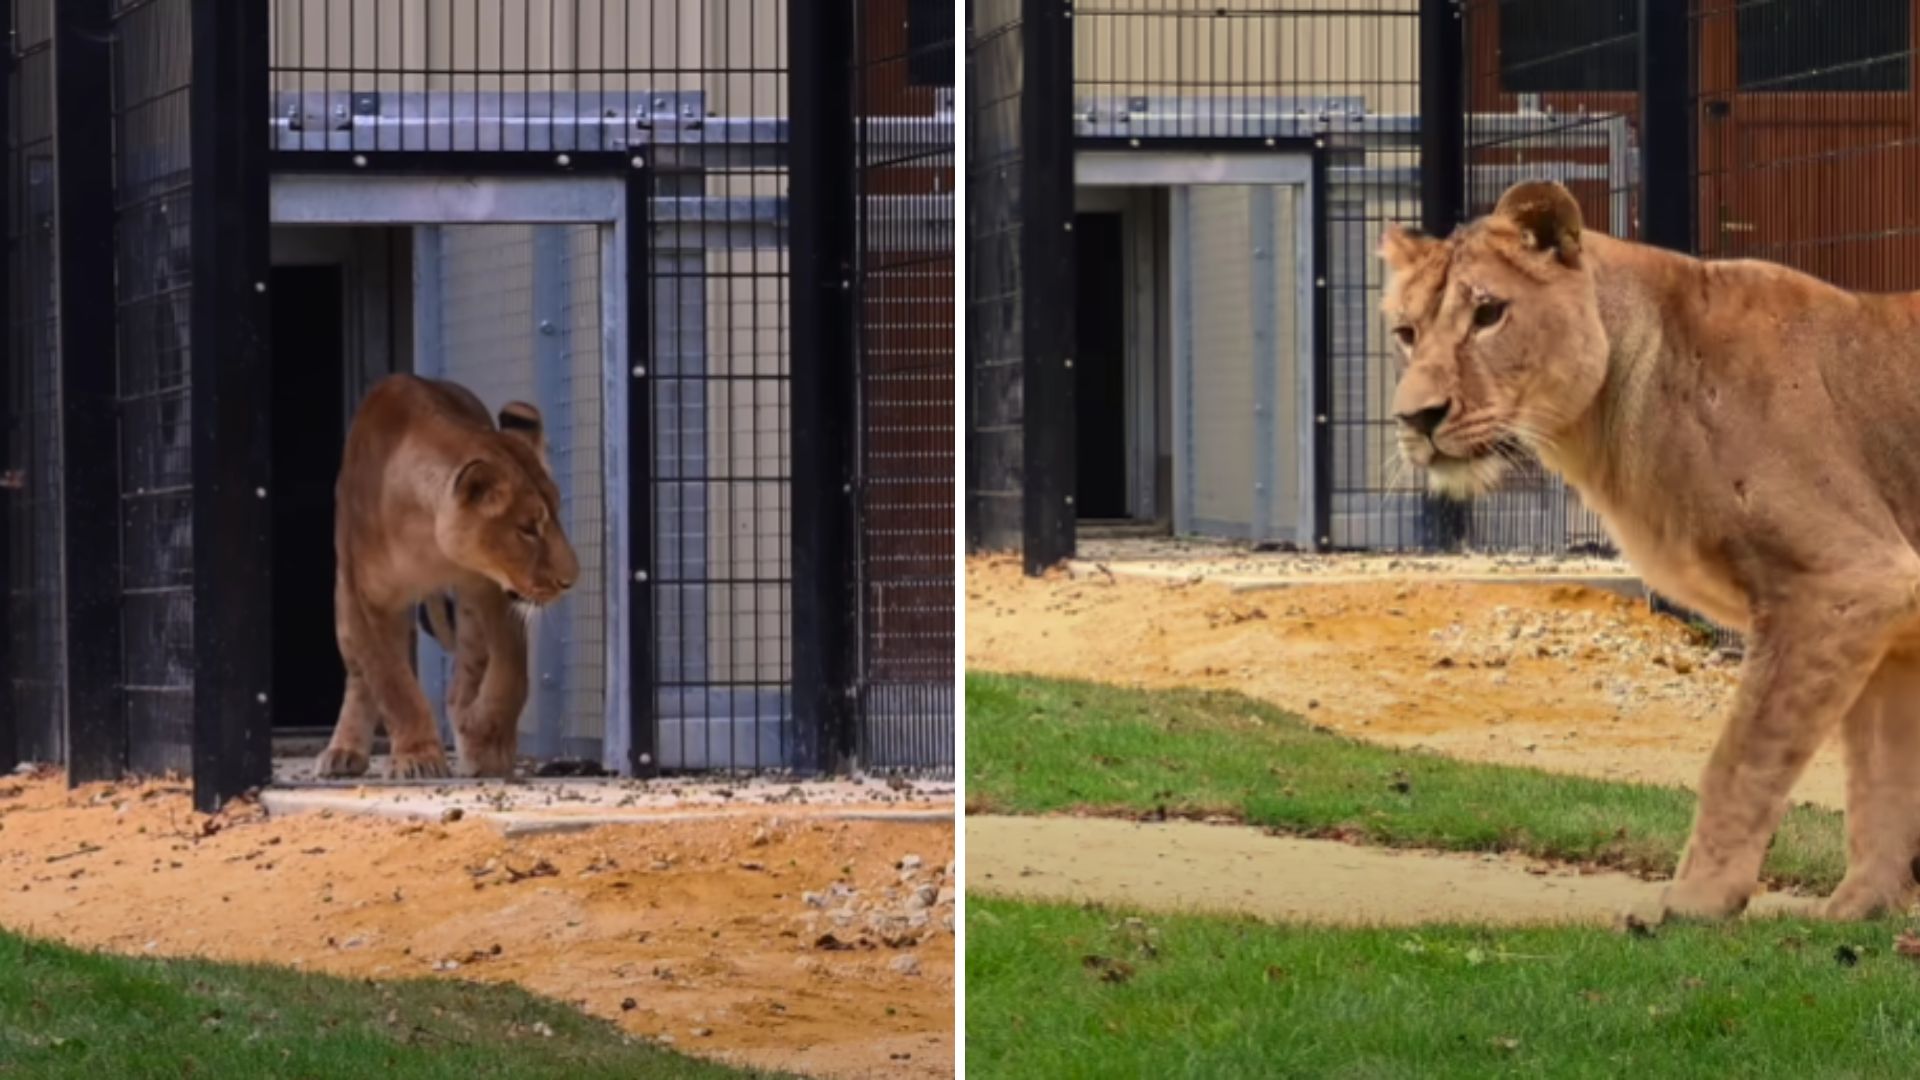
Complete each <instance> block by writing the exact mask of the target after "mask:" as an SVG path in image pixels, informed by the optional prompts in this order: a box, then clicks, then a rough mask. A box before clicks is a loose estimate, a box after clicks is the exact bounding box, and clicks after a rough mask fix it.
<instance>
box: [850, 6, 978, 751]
mask: <svg viewBox="0 0 1920 1080" xmlns="http://www.w3.org/2000/svg"><path fill="white" fill-rule="evenodd" d="M854 6H855V11H856V16H855V18H856V22H855V33H856V35H857V36H858V39H859V40H858V46H857V48H856V49H855V52H854V64H855V71H854V99H855V112H856V114H857V119H856V121H855V123H856V128H855V144H854V154H855V161H856V162H857V163H858V165H857V176H858V181H857V185H856V186H857V190H858V202H857V204H856V208H855V228H856V230H857V232H858V234H859V235H858V239H857V242H856V244H855V245H854V282H853V284H854V294H855V295H854V300H855V304H856V308H855V316H854V318H855V336H856V341H857V363H858V365H859V373H858V378H859V401H860V406H859V413H860V424H859V436H860V437H859V442H858V462H857V469H858V477H859V479H858V491H859V517H860V536H859V544H860V555H859V562H860V578H861V599H860V612H859V620H860V628H861V634H860V651H861V664H860V681H861V687H860V693H861V698H860V708H859V711H858V715H857V723H858V724H859V732H858V738H857V740H856V752H857V754H858V757H859V761H860V763H861V764H862V765H863V766H866V767H869V768H891V767H911V768H945V769H951V768H952V765H953V754H954V737H955V729H954V722H953V720H954V700H953V671H954V647H955V642H954V610H953V590H954V569H955V568H954V561H953V540H954V532H953V526H954V513H953V512H954V491H955V484H954V464H955V462H954V459H953V434H954V431H953V418H954V404H955V402H954V396H953V393H954V377H953V361H954V347H953V346H954V324H953V278H954V275H953V217H954V198H953V178H954V151H953V144H952V140H951V139H950V138H947V139H942V138H941V137H940V132H941V131H942V130H943V129H944V130H951V128H950V126H949V123H948V121H947V118H948V117H950V116H951V113H952V106H953V99H952V73H953V65H952V52H953V5H952V4H951V3H950V2H949V3H923V2H919V0H914V2H912V3H909V2H908V0H855V4H854ZM942 54H944V55H945V56H946V58H947V59H946V61H945V64H944V68H943V67H942V64H941V62H940V60H939V58H940V57H941V55H942ZM884 118H898V119H899V123H902V124H906V125H909V126H918V127H920V128H922V129H924V131H925V134H924V135H923V136H921V137H919V138H916V139H913V140H912V143H913V147H912V148H911V149H909V150H907V151H905V152H901V153H885V152H882V151H880V150H879V147H878V146H877V145H876V144H877V143H878V142H879V139H880V137H881V136H882V133H883V132H884V130H886V129H885V128H883V126H882V121H883V119H884Z"/></svg>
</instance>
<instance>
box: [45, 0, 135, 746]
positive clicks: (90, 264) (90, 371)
mask: <svg viewBox="0 0 1920 1080" xmlns="http://www.w3.org/2000/svg"><path fill="white" fill-rule="evenodd" d="M53 11H54V15H53V18H54V27H53V69H54V70H53V82H54V103H55V104H54V153H55V157H56V160H57V161H58V163H59V165H58V179H57V180H56V186H57V196H56V198H57V204H58V205H57V211H56V217H57V225H56V233H57V242H58V244H59V283H58V287H59V295H60V327H59V334H60V409H61V417H60V431H61V437H60V449H61V465H62V469H61V483H62V489H63V490H62V498H63V500H64V503H65V514H64V516H65V524H64V526H63V527H62V529H61V543H62V545H63V557H64V561H65V564H66V565H65V567H64V573H65V577H66V581H65V585H66V588H65V592H66V680H65V681H66V688H67V694H66V700H67V715H66V725H67V776H68V779H69V781H70V782H71V783H75V784H80V783H85V782H87V781H90V780H109V779H114V778H116V777H118V776H119V775H120V774H121V772H122V771H123V770H124V769H125V768H126V764H127V723H126V710H125V708H124V707H123V703H122V695H121V686H122V682H123V675H122V666H121V635H120V481H119V476H120V463H119V460H118V458H119V440H117V439H116V438H114V432H115V431H116V430H117V428H118V425H119V410H118V406H117V402H116V398H115V395H116V383H117V380H116V378H115V372H114V358H115V341H114V320H113V317H112V314H111V313H112V312H113V311H114V310H115V307H116V297H115V296H114V266H113V260H114V247H113V214H112V213H111V212H110V208H111V207H112V206H113V100H112V86H113V83H112V80H111V79H109V78H108V77H107V75H108V73H109V72H110V71H111V70H112V66H111V64H110V60H111V50H110V46H109V44H108V43H109V42H110V41H111V40H112V29H113V23H112V17H111V14H112V4H111V2H110V0H66V2H64V3H60V4H56V5H54V8H53Z"/></svg>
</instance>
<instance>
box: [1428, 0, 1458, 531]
mask: <svg viewBox="0 0 1920 1080" xmlns="http://www.w3.org/2000/svg"><path fill="white" fill-rule="evenodd" d="M1466 145H1467V106H1466V35H1465V34H1464V33H1463V31H1462V26H1461V17H1460V5H1459V4H1458V3H1457V2H1456V0H1420V227H1421V228H1422V229H1424V230H1425V231H1426V232H1428V233H1430V234H1432V235H1434V236H1445V235H1447V234H1448V233H1450V232H1452V231H1453V230H1454V229H1455V228H1456V227H1457V226H1459V224H1460V223H1461V222H1462V221H1463V220H1465V218H1466V212H1467V164H1466ZM1422 511H1423V512H1422V515H1421V516H1422V517H1423V518H1424V520H1425V522H1426V533H1427V535H1426V536H1425V537H1424V538H1423V543H1424V545H1425V546H1426V547H1429V548H1434V549H1438V550H1442V551H1451V550H1456V549H1458V548H1459V547H1460V546H1461V544H1463V543H1464V542H1465V541H1466V537H1467V506H1466V504H1465V503H1462V502H1457V501H1455V500H1453V499H1438V498H1433V497H1431V496H1429V497H1428V498H1427V499H1426V500H1425V503H1424V505H1423V507H1422Z"/></svg>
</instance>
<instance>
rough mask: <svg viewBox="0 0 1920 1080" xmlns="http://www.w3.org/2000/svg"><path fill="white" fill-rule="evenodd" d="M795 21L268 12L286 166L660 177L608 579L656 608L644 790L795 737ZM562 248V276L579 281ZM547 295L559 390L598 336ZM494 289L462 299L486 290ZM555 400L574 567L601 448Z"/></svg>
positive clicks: (571, 4)
mask: <svg viewBox="0 0 1920 1080" xmlns="http://www.w3.org/2000/svg"><path fill="white" fill-rule="evenodd" d="M788 8H789V5H788V3H787V0H657V2H652V0H650V2H648V3H624V2H609V0H504V2H503V3H502V2H491V0H486V2H483V0H451V2H446V3H431V4H413V3H407V4H387V3H377V2H375V0H340V2H338V3H328V4H320V3H311V2H305V0H275V6H274V14H275V22H276V33H275V45H274V62H273V91H274V97H273V104H272V108H273V124H272V127H271V129H270V135H269V138H270V141H271V145H273V146H274V147H276V148H277V149H279V150H282V151H292V152H302V151H309V152H332V153H333V155H334V157H335V158H337V157H338V156H340V155H346V156H347V157H349V158H351V157H352V155H355V154H364V155H370V154H378V153H393V152H399V153H406V154H409V155H410V156H409V157H408V158H407V159H406V160H409V161H412V162H414V163H415V165H416V167H418V168H420V169H422V170H426V169H431V168H441V169H446V170H451V171H474V170H475V169H476V168H479V169H481V170H484V169H485V168H486V166H484V165H481V166H476V165H473V164H469V163H463V162H462V160H461V155H462V154H466V153H469V152H491V153H492V154H493V155H495V157H496V158H498V156H499V155H506V156H510V157H514V158H516V159H517V160H518V161H519V162H521V163H523V164H532V163H535V162H542V161H545V162H559V161H561V160H562V155H572V154H575V153H579V154H601V155H603V157H604V156H608V155H610V154H611V153H612V152H618V155H619V156H618V157H617V158H615V159H613V160H614V161H615V162H616V163H620V164H624V163H625V161H626V160H627V156H628V155H629V154H633V155H635V156H636V157H635V160H643V161H644V162H645V164H646V165H647V166H648V168H649V169H651V170H654V171H655V175H654V176H653V179H652V197H651V200H650V205H649V206H647V207H646V217H647V219H648V222H649V223H650V224H649V226H648V231H647V235H645V236H644V237H637V238H636V240H635V243H636V246H639V247H642V248H644V250H645V252H646V266H647V272H648V277H649V280H648V281H647V283H646V285H645V288H644V290H643V291H642V293H640V294H639V295H640V298H641V299H642V300H643V301H644V303H645V310H644V311H643V312H635V313H634V320H633V325H634V326H635V327H636V328H638V329H637V332H639V333H641V334H644V338H643V339H642V340H640V341H636V342H635V343H634V346H633V349H632V354H633V358H634V360H635V362H636V369H637V370H638V371H641V372H643V374H641V375H637V376H636V378H635V380H634V381H633V382H632V383H631V385H633V386H635V387H637V388H640V390H641V393H642V395H643V396H642V397H639V398H637V399H636V400H635V401H633V402H632V403H631V405H630V407H631V408H632V409H634V410H635V411H636V412H638V413H639V416H640V420H641V422H640V423H639V424H638V425H637V427H636V430H639V431H642V432H646V433H647V434H646V435H645V439H646V440H648V441H650V443H651V445H650V446H649V447H648V451H649V453H650V456H651V460H650V462H649V466H650V467H649V468H648V470H647V475H646V477H645V479H644V480H643V483H645V485H646V490H645V491H644V493H643V499H644V501H643V503H642V504H641V506H642V509H636V511H635V514H634V517H635V518H636V523H635V524H636V527H643V528H646V529H648V530H649V535H648V536H647V537H645V538H644V542H637V543H635V544H634V545H633V546H632V550H633V551H634V552H635V553H636V554H637V555H638V556H639V557H640V559H641V561H639V562H636V563H635V564H634V565H632V566H627V567H622V568H620V569H619V571H618V572H619V573H620V574H621V575H622V578H632V579H634V580H635V581H637V582H638V583H639V585H638V587H639V588H641V589H642V590H643V591H644V594H645V596H644V602H643V603H640V610H641V611H642V612H649V611H650V613H651V626H649V627H645V628H636V633H637V634H639V635H640V637H641V638H642V640H643V641H645V642H646V645H647V647H645V648H642V649H638V650H636V652H635V654H634V655H635V657H636V659H637V660H640V661H643V662H640V663H636V666H637V667H643V668H645V670H636V671H635V672H633V676H634V680H635V686H636V694H638V695H640V696H639V697H638V698H636V706H635V710H636V715H637V716H640V717H642V718H644V719H643V720H642V721H641V722H643V723H647V724H650V725H652V727H653V730H652V731H651V732H650V733H648V735H647V736H645V737H641V738H637V740H636V743H637V744H638V745H641V746H644V747H646V748H647V749H645V750H643V751H640V752H641V753H644V754H645V755H646V760H644V761H641V762H639V764H640V765H641V767H643V768H646V769H649V770H656V769H664V770H679V769H764V768H773V767H782V766H787V765H790V764H792V763H793V761H794V757H795V753H796V746H797V745H798V742H799V740H797V739H796V733H795V730H794V708H793V701H792V681H793V674H792V655H791V652H792V637H793V632H792V625H793V617H794V608H793V604H794V599H793V591H792V569H791V560H792V553H791V546H792V532H793V529H792V517H793V515H792V496H793V490H792V489H793V480H792V477H791V468H790V461H789V458H790V454H789V449H788V445H787V443H788V438H789V431H790V402H789V395H788V390H789V386H790V375H789V369H788V353H789V344H788V324H789V320H790V316H791V312H790V304H789V298H788V278H789V270H788V265H787V254H786V250H785V249H786V235H785V232H786V230H785V225H786V220H785V206H784V203H783V201H782V198H781V196H782V194H783V193H784V191H785V189H786V186H787V180H788V170H787V166H786V163H785V158H786V154H787V151H788V146H787V138H786V135H787V132H786V119H785V113H786V105H787V101H788V91H787V60H786V55H785V47H786V40H787V32H788V28H789V25H790V19H789V12H788ZM330 160H331V159H330ZM355 160H361V159H355ZM468 160H469V162H471V161H474V160H477V159H472V158H470V159H468ZM575 163H576V164H577V162H575ZM537 235H538V234H536V236H537ZM553 235H554V236H555V237H558V236H559V235H560V234H558V233H555V234H553ZM557 242H558V241H557V240H556V243H557ZM582 242H583V241H581V240H580V237H579V235H578V234H575V235H574V237H573V238H572V240H570V241H568V243H569V244H572V245H575V246H577V245H578V244H579V243H582ZM538 246H539V245H538V243H537V242H536V243H535V244H534V247H536V248H537V247H538ZM561 254H562V255H566V254H567V253H566V252H562V253H561ZM580 254H581V252H580V251H578V250H573V251H571V255H572V256H576V257H571V258H566V259H565V261H566V263H567V265H569V266H572V267H574V268H575V270H576V271H577V273H585V272H586V271H585V269H584V268H585V266H586V265H587V260H585V259H583V258H579V257H577V256H579V255H580ZM552 284H553V285H554V288H555V289H556V290H557V291H555V292H554V293H553V294H552V295H551V297H550V299H553V300H554V301H555V302H557V303H560V304H561V305H562V306H563V307H564V308H565V310H564V311H563V312H562V313H561V317H560V319H559V321H557V322H554V326H555V329H556V333H555V334H553V335H549V336H547V337H546V338H543V339H541V340H538V341H535V342H533V343H532V345H531V347H532V348H533V349H534V350H535V351H536V353H541V352H546V351H553V350H555V349H557V348H559V347H560V346H559V343H558V340H557V339H559V338H560V337H562V336H563V335H562V333H561V332H562V331H567V332H568V333H567V334H566V335H565V336H566V337H568V339H569V340H570V342H571V344H570V346H568V347H567V348H568V351H569V355H570V356H571V357H572V363H571V365H570V366H568V368H567V370H568V371H569V372H570V374H571V376H572V377H573V378H574V384H575V386H576V388H578V387H582V386H587V385H588V379H587V376H586V374H585V368H584V366H583V365H585V364H588V363H595V364H598V363H599V362H600V361H599V359H598V358H597V357H594V356H590V355H589V354H588V353H587V352H585V351H584V350H583V349H582V348H581V346H582V342H583V333H584V331H585V328H586V327H587V326H589V325H590V324H592V323H593V322H595V321H597V320H598V318H599V315H598V313H597V310H596V309H595V308H593V307H592V306H591V303H592V300H591V298H590V296H589V294H590V293H591V292H592V290H591V289H587V288H584V287H583V286H582V285H581V282H580V281H575V282H573V283H572V286H571V287H565V286H564V285H563V283H560V282H554V283H552ZM500 286H501V282H500V281H497V280H494V279H492V278H489V279H488V280H487V281H484V282H483V281H475V282H474V283H473V287H474V288H475V289H478V290H480V291H481V292H485V291H486V290H487V289H493V290H494V291H495V292H496V293H498V292H499V290H500ZM528 290H529V291H528V296H529V298H530V302H535V303H536V304H537V302H538V299H539V297H540V296H541V295H544V293H543V291H542V289H541V288H539V287H538V286H537V283H536V285H534V286H529V287H528ZM495 314H498V313H497V312H496V313H495ZM495 344H497V342H496V343H495ZM449 347H450V348H451V346H449ZM534 370H536V371H546V370H550V368H549V367H537V368H535V369H534ZM596 370H597V369H596ZM456 377H458V376H456ZM596 377H597V375H596ZM560 381H561V383H564V382H565V376H562V377H561V379H560ZM533 389H534V390H536V391H537V389H538V388H537V387H535V388H533ZM554 393H555V394H557V395H558V397H556V398H555V403H556V405H557V404H559V402H560V400H561V399H566V400H568V401H570V402H571V406H572V407H571V412H570V423H571V426H570V432H571V434H570V437H569V439H568V444H567V445H559V444H556V446H555V458H554V461H555V467H556V469H559V470H561V471H562V472H563V474H564V476H563V484H564V485H572V486H573V488H575V490H574V491H573V493H572V496H571V505H572V506H573V510H572V511H570V514H571V516H572V517H573V519H574V520H573V522H572V524H573V526H574V538H575V541H576V546H579V545H580V544H581V543H582V542H584V543H585V544H586V545H587V547H586V548H583V549H582V555H583V557H586V556H589V555H591V554H592V545H593V544H594V540H595V537H596V536H597V534H598V533H599V532H600V531H601V529H602V526H603V524H604V522H602V521H601V520H600V517H599V516H604V515H624V514H625V513H626V508H624V507H615V506H606V505H602V506H599V507H598V509H597V510H593V509H590V506H591V505H593V504H594V501H595V498H596V497H595V496H594V495H593V494H592V492H591V491H590V490H589V489H590V488H591V486H592V484H593V483H595V482H596V481H597V476H598V473H597V472H596V470H598V469H599V467H600V466H599V464H598V462H599V461H600V457H601V455H603V454H604V453H606V452H610V451H611V448H612V446H613V445H614V442H613V440H615V439H617V438H618V436H617V435H614V434H613V433H607V434H606V435H605V436H603V435H601V434H600V433H599V432H598V428H597V427H595V426H594V425H593V424H591V423H589V421H588V418H587V417H586V415H585V414H586V413H587V412H590V411H592V410H593V409H594V408H597V405H595V404H593V403H592V402H589V401H588V400H587V399H586V398H585V397H581V396H580V395H579V394H577V393H572V392H570V391H567V390H566V389H565V387H564V386H563V385H562V386H557V387H556V388H555V389H554ZM490 403H491V402H490ZM544 407H545V406H544V403H543V408H544ZM556 434H558V432H557V431H556ZM601 501H602V502H604V500H601ZM589 561H591V560H589ZM607 572H609V573H611V572H613V571H612V569H611V568H607ZM592 587H593V586H592V583H591V582H590V581H588V580H587V578H586V577H585V576H584V575H583V579H582V581H581V583H580V584H579V585H576V587H575V595H574V597H573V598H572V599H570V601H569V606H570V608H571V609H572V610H571V612H570V613H569V614H567V615H566V617H565V618H564V619H563V620H561V621H564V623H565V624H566V629H565V631H564V633H562V634H561V637H562V638H563V640H562V641H561V642H558V644H561V645H563V646H564V648H565V649H567V650H570V652H569V655H573V656H576V657H583V656H584V655H585V653H587V652H590V651H591V650H592V648H593V640H594V639H595V638H596V637H600V636H603V635H606V634H608V633H611V630H610V628H609V627H607V626H606V625H605V623H606V618H607V613H606V612H604V611H601V610H598V609H597V608H595V607H594V604H593V600H592V598H590V597H586V595H585V591H586V590H589V589H591V588H592ZM546 629H547V631H548V632H549V636H552V635H553V634H554V633H555V632H556V630H557V628H556V627H547V628H546ZM555 644H556V643H555V642H548V647H549V649H550V650H551V648H552V647H553V646H554V645H555ZM539 648H540V646H539V645H536V650H538V649H539ZM564 666H565V667H566V669H567V672H568V674H567V676H566V678H565V680H564V681H565V687H564V689H561V690H554V689H552V688H550V687H549V688H540V689H537V693H538V692H540V690H541V689H543V690H544V691H545V692H547V693H548V694H549V695H550V696H555V697H557V699H558V700H557V701H556V702H554V703H551V707H550V708H549V706H547V705H543V706H541V708H542V709H543V710H547V712H551V710H552V709H558V710H560V712H561V713H562V714H564V715H565V716H567V717H569V718H570V719H569V720H568V721H567V724H566V726H565V731H564V734H562V735H561V736H560V744H561V745H563V746H564V745H566V744H568V742H569V740H573V741H578V740H581V739H588V738H592V737H597V735H598V734H599V733H597V732H594V731H592V730H591V727H592V725H591V718H592V717H593V715H594V709H593V706H592V701H593V699H594V698H595V696H596V694H604V687H602V688H601V689H599V690H596V689H595V685H594V684H595V681H596V680H595V676H594V673H593V671H592V670H591V667H592V666H591V665H589V664H587V663H586V662H585V661H584V659H578V658H576V659H573V660H569V661H567V662H566V664H565V665H564ZM604 679H605V673H604V672H601V673H600V676H599V680H600V682H601V683H602V684H604ZM540 715H546V713H545V712H543V713H541V714H540ZM541 731H546V725H544V724H535V730H534V731H533V732H530V733H529V735H530V738H534V740H535V741H536V742H537V743H538V744H539V747H540V748H542V749H545V750H551V749H552V748H553V747H554V745H555V743H554V741H553V736H552V734H551V733H548V734H546V735H540V734H538V733H539V732H541Z"/></svg>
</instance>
